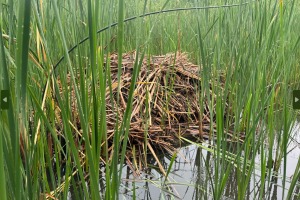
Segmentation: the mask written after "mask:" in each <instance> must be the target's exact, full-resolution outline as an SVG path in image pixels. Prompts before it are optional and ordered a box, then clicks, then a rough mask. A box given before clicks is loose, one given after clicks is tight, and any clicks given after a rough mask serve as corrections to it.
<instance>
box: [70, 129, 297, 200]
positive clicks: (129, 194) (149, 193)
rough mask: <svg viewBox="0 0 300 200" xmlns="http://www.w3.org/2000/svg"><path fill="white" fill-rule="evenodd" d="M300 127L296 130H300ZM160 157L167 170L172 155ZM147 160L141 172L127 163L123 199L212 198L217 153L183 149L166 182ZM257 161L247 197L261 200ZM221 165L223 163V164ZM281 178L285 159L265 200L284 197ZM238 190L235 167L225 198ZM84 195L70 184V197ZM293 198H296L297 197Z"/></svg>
mask: <svg viewBox="0 0 300 200" xmlns="http://www.w3.org/2000/svg"><path fill="white" fill-rule="evenodd" d="M298 128H299V127H298ZM298 128H297V131H299V130H300V129H298ZM298 133H299V132H295V134H294V135H293V138H291V142H290V144H289V147H288V152H289V153H288V155H287V171H286V179H285V188H284V189H285V193H284V197H286V195H287V193H288V192H287V191H288V188H289V186H290V183H291V178H292V176H293V174H294V172H295V168H296V165H297V162H298V159H299V156H300V134H298ZM204 145H206V146H209V144H208V143H204ZM230 147H231V149H230V151H231V152H233V153H236V152H235V146H234V144H231V145H230ZM157 156H158V159H159V160H160V162H161V164H162V165H163V167H164V168H165V170H166V171H167V169H168V166H169V163H170V159H171V156H170V155H164V154H160V155H159V154H157ZM226 162H227V161H226ZM148 163H149V164H148V166H147V168H146V169H144V170H143V171H139V172H138V173H139V175H138V174H137V173H136V172H133V171H132V170H131V168H130V167H129V166H128V165H124V168H123V177H122V186H121V188H122V189H121V191H120V199H132V198H133V194H134V193H135V195H136V199H151V200H152V199H153V200H156V199H213V188H212V187H213V185H214V184H211V183H212V182H214V179H215V172H216V169H220V168H217V167H216V166H215V163H216V162H214V156H213V155H212V153H211V152H209V151H206V150H204V149H203V148H200V147H198V146H196V145H190V146H186V147H183V148H181V149H180V151H179V152H178V154H177V157H176V160H175V161H174V163H173V166H172V169H171V171H170V174H169V177H168V180H167V181H165V178H164V176H163V175H162V174H161V172H160V170H159V166H158V163H157V162H156V160H155V159H154V158H153V157H149V158H148ZM255 163H256V167H255V169H254V173H253V174H252V177H251V180H250V184H249V187H248V188H247V191H246V197H245V199H259V194H260V193H259V191H260V190H261V188H260V187H261V177H260V175H261V171H260V167H259V166H260V155H257V156H256V160H255ZM219 164H220V165H222V164H223V163H219ZM282 177H283V162H282V163H281V166H280V169H279V172H278V175H276V176H274V177H272V178H270V180H271V181H270V182H268V177H267V178H266V181H265V184H264V185H265V186H264V191H265V195H264V197H263V198H264V199H272V200H275V199H278V200H279V199H282V193H283V187H282V185H283V184H282V182H283V179H282ZM73 183H74V185H76V184H75V183H76V180H72V184H73ZM77 185H78V184H77ZM79 185H80V184H79ZM299 185H300V180H298V186H297V187H296V190H295V192H296V194H297V195H299V194H300V193H299V190H300V187H299ZM100 188H102V194H104V190H105V180H104V178H103V179H101V185H100ZM133 188H135V191H133ZM237 189H238V180H237V170H236V168H234V167H232V168H231V171H230V174H229V178H228V180H227V182H226V184H225V189H224V193H223V195H222V196H223V197H222V199H237V198H238V197H237V195H238V191H237ZM82 195H83V191H82V190H80V189H79V188H77V187H76V188H75V189H74V188H72V187H71V189H70V192H69V197H70V198H69V199H83V197H82ZM298 198H299V196H298ZM284 199H285V198H284ZM294 199H296V196H295V197H294Z"/></svg>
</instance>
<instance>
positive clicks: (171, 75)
mask: <svg viewBox="0 0 300 200" xmlns="http://www.w3.org/2000/svg"><path fill="white" fill-rule="evenodd" d="M135 58H136V52H131V53H125V54H123V55H122V72H121V80H120V83H119V84H120V92H118V76H117V74H118V73H117V72H118V55H117V54H112V55H110V58H109V60H110V61H109V62H110V63H107V62H106V61H104V65H105V66H106V65H108V64H109V65H110V66H109V69H110V73H111V84H110V85H109V86H108V87H107V89H106V118H107V138H108V143H109V144H112V140H113V136H114V133H115V129H116V127H117V124H116V123H117V121H118V122H119V123H120V122H122V120H123V116H124V112H125V109H126V106H127V101H128V93H129V88H130V84H131V79H132V71H133V67H134V64H135V62H139V61H136V60H135ZM200 77H201V68H200V66H198V65H195V64H193V63H191V62H190V61H189V59H188V55H187V54H186V53H179V52H178V53H176V54H174V53H173V54H166V55H162V56H149V57H147V56H145V57H144V58H143V60H142V66H141V69H140V72H139V75H138V78H137V83H136V87H135V91H134V97H133V103H132V113H131V118H130V119H131V121H130V129H129V145H128V147H129V148H130V147H132V146H133V145H134V146H135V147H136V148H138V149H139V150H138V152H144V151H143V150H142V149H143V148H144V147H143V146H144V145H145V140H147V143H148V149H150V150H151V151H152V150H153V149H160V150H167V151H169V152H171V151H173V150H174V149H175V148H176V147H178V143H179V137H180V136H184V137H185V136H186V137H189V136H193V137H194V138H196V139H205V138H208V137H209V135H212V133H213V132H214V130H211V128H210V127H215V125H214V121H211V120H210V119H211V118H210V115H211V113H210V111H209V105H208V103H207V102H206V101H203V102H200V99H199V98H200V95H199V94H200V91H201V79H200ZM223 78H224V77H223ZM68 79H69V81H70V77H68ZM58 81H59V80H58ZM69 81H68V82H69ZM60 90H61V91H60V92H61V93H63V92H64V91H63V90H64V89H63V88H60ZM69 92H70V91H69ZM210 93H211V94H209V95H211V96H212V95H214V94H212V92H210ZM118 94H119V96H118ZM71 98H72V99H73V100H71V102H72V105H71V106H72V110H73V111H72V116H71V118H73V119H72V123H73V124H75V126H76V125H77V126H78V127H75V128H77V129H78V130H80V120H79V116H78V108H77V101H76V97H75V93H74V91H72V90H71ZM199 106H202V111H200V107H199ZM214 107H215V106H213V108H214ZM57 110H58V112H57V114H58V115H60V113H59V109H57ZM211 112H213V113H212V115H213V116H215V110H212V111H211ZM117 117H118V119H117ZM213 119H215V117H213ZM57 126H60V128H59V129H60V130H62V129H63V128H62V127H61V126H62V125H61V123H60V122H59V121H58V124H57ZM213 129H214V128H213ZM152 147H153V148H152Z"/></svg>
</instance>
